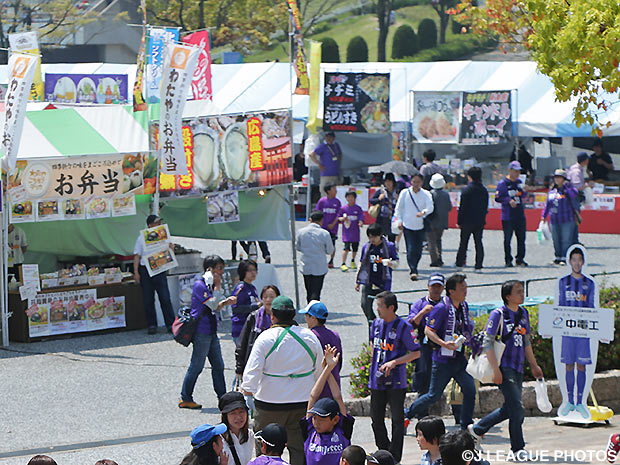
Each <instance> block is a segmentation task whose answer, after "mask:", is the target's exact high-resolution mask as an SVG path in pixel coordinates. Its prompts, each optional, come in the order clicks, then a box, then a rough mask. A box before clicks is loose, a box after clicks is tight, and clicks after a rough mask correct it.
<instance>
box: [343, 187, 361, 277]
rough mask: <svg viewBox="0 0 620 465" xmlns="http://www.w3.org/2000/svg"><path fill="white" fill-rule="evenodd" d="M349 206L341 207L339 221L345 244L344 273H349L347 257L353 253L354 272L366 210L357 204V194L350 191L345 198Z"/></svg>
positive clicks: (352, 266)
mask: <svg viewBox="0 0 620 465" xmlns="http://www.w3.org/2000/svg"><path fill="white" fill-rule="evenodd" d="M344 197H345V198H346V199H347V204H346V205H345V206H344V207H340V211H339V212H338V221H340V222H341V223H342V242H344V250H343V252H342V266H341V267H340V269H341V270H342V271H347V270H348V269H349V268H348V267H347V255H348V254H349V252H350V251H351V250H352V253H351V269H352V270H354V269H355V268H356V266H355V256H356V255H357V251H358V249H359V246H360V228H361V227H362V226H363V225H364V210H362V207H360V206H359V205H358V204H356V203H355V200H356V199H357V193H356V192H355V191H349V192H347V193H346V194H345V196H344Z"/></svg>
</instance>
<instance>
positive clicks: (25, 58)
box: [2, 53, 37, 170]
mask: <svg viewBox="0 0 620 465" xmlns="http://www.w3.org/2000/svg"><path fill="white" fill-rule="evenodd" d="M36 65H37V57H35V56H32V55H23V54H21V53H12V54H11V57H10V58H9V70H10V74H9V84H8V89H7V94H6V100H5V118H4V135H3V136H2V151H3V152H4V156H5V157H6V158H7V161H8V167H9V169H10V170H12V169H14V168H15V163H16V160H17V151H18V150H19V142H20V139H21V136H22V129H23V127H24V118H25V117H26V104H27V103H28V96H29V95H30V87H31V85H32V78H33V77H34V72H35V70H36Z"/></svg>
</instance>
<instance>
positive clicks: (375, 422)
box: [370, 389, 405, 463]
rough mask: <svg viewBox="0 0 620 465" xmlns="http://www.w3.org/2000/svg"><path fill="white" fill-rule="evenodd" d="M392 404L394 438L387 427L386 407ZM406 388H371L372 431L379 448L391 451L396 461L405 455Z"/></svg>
mask: <svg viewBox="0 0 620 465" xmlns="http://www.w3.org/2000/svg"><path fill="white" fill-rule="evenodd" d="M388 402H389V404H390V410H391V412H392V440H391V441H390V439H389V438H388V434H387V429H386V427H385V408H386V406H387V404H388ZM404 405H405V390H404V389H387V390H385V391H384V390H377V389H371V390H370V418H371V420H372V431H373V433H374V434H375V444H376V445H377V448H378V449H383V450H387V451H390V453H391V454H392V456H393V457H394V460H395V461H396V463H399V462H400V460H401V458H402V455H403V440H404V437H405V412H404V410H403V409H404Z"/></svg>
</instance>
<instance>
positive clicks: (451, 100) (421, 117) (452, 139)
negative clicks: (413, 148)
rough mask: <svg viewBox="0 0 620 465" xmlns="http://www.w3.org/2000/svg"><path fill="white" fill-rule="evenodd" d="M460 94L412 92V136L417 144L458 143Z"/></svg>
mask: <svg viewBox="0 0 620 465" xmlns="http://www.w3.org/2000/svg"><path fill="white" fill-rule="evenodd" d="M461 95H462V93H461V92H414V94H413V127H412V132H413V136H414V137H415V138H416V140H417V142H430V143H438V142H441V143H449V144H456V143H458V141H459V127H460V125H459V117H460V112H461Z"/></svg>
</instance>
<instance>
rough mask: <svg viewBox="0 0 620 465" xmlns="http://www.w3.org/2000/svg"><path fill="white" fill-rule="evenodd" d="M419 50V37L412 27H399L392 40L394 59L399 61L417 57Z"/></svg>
mask: <svg viewBox="0 0 620 465" xmlns="http://www.w3.org/2000/svg"><path fill="white" fill-rule="evenodd" d="M418 50H419V48H418V37H417V36H416V34H415V32H414V30H413V29H412V28H411V26H409V25H407V24H403V25H401V26H398V29H396V32H395V33H394V38H393V39H392V59H395V60H397V59H399V58H404V57H410V56H412V55H415V54H416V53H417V51H418Z"/></svg>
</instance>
